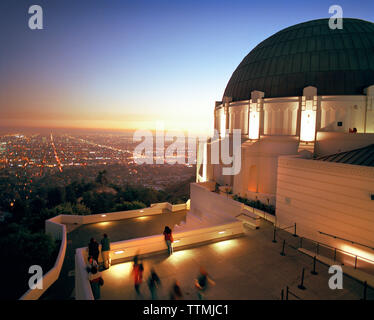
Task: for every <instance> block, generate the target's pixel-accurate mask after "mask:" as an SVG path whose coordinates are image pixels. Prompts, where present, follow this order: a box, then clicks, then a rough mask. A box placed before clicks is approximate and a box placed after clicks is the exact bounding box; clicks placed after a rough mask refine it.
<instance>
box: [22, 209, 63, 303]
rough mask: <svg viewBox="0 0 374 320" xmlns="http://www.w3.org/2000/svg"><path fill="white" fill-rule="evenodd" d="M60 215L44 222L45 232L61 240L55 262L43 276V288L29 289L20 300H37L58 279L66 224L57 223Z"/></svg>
mask: <svg viewBox="0 0 374 320" xmlns="http://www.w3.org/2000/svg"><path fill="white" fill-rule="evenodd" d="M60 220H61V217H59V216H58V217H55V218H52V219H50V220H47V221H46V222H45V225H46V233H49V234H51V235H52V237H53V238H54V239H55V240H61V245H60V250H59V252H58V256H57V259H56V262H55V264H54V266H53V268H52V269H51V270H49V271H48V272H47V273H46V274H45V275H44V276H43V289H34V290H31V289H29V290H28V291H27V292H26V293H25V294H24V295H23V296H22V297H21V298H20V300H37V299H39V298H40V296H41V295H42V294H43V293H44V292H45V291H46V290H47V289H48V288H49V287H50V286H51V285H52V284H53V283H54V282H55V281H56V280H57V279H58V277H59V275H60V272H61V268H62V264H63V263H64V259H65V252H66V226H65V225H63V224H61V223H58V222H56V221H60Z"/></svg>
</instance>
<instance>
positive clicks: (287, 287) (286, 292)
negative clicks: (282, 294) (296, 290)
mask: <svg viewBox="0 0 374 320" xmlns="http://www.w3.org/2000/svg"><path fill="white" fill-rule="evenodd" d="M286 300H288V286H287V291H286Z"/></svg>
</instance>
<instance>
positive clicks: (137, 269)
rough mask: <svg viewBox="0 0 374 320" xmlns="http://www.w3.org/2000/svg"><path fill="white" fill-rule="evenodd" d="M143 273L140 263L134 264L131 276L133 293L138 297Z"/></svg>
mask: <svg viewBox="0 0 374 320" xmlns="http://www.w3.org/2000/svg"><path fill="white" fill-rule="evenodd" d="M143 272H144V267H143V264H142V263H141V262H140V263H138V262H136V263H134V266H133V269H132V274H133V276H134V287H135V291H136V293H137V294H138V295H139V294H140V285H141V284H142V281H143Z"/></svg>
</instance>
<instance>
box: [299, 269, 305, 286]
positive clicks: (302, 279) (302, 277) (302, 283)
mask: <svg viewBox="0 0 374 320" xmlns="http://www.w3.org/2000/svg"><path fill="white" fill-rule="evenodd" d="M304 272H305V269H304V268H303V271H302V273H301V283H300V284H299V285H298V286H297V287H298V288H299V289H300V290H305V289H306V288H305V287H304Z"/></svg>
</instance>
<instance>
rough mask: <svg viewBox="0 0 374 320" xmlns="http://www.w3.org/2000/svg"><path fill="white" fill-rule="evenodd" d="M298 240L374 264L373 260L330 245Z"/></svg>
mask: <svg viewBox="0 0 374 320" xmlns="http://www.w3.org/2000/svg"><path fill="white" fill-rule="evenodd" d="M300 239H301V241H302V239H306V240H309V241H311V242H314V243H316V244H317V246H320V245H321V246H323V247H327V248H330V249H334V250H335V251H339V252H343V253H345V254H348V255H350V256H354V257H357V258H360V259H361V260H366V261H368V262H370V263H373V264H374V260H371V259H368V258H364V257H362V256H359V255H358V254H354V253H352V252H348V251H345V250H343V249H339V248H336V247H333V246H330V245H328V244H325V243H321V242H319V241H315V240H312V239H309V238H306V237H301V238H300Z"/></svg>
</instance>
